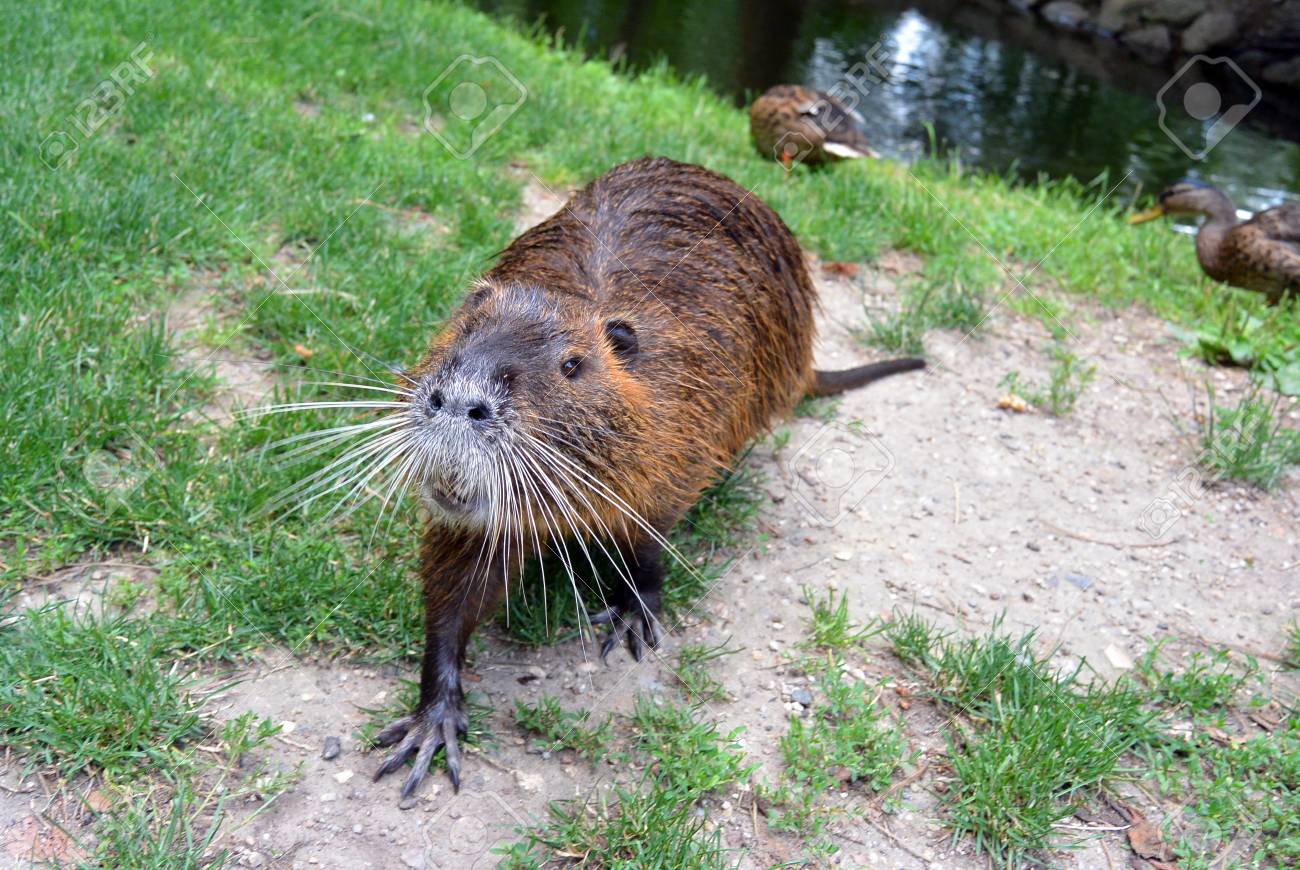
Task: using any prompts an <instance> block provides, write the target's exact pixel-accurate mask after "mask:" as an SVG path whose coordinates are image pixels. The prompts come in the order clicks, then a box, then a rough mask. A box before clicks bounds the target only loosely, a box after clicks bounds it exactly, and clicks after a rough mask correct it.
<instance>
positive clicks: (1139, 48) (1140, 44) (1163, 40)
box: [1120, 24, 1174, 61]
mask: <svg viewBox="0 0 1300 870" xmlns="http://www.w3.org/2000/svg"><path fill="white" fill-rule="evenodd" d="M1120 39H1121V41H1122V42H1123V43H1124V44H1125V45H1127V46H1128V47H1129V48H1131V49H1132V50H1133V52H1134V53H1135V54H1138V55H1140V56H1141V57H1143V58H1144V59H1146V60H1148V61H1159V60H1164V59H1165V58H1166V57H1168V56H1169V52H1170V51H1172V50H1173V47H1174V41H1173V38H1172V37H1171V36H1170V35H1169V28H1168V27H1165V26H1164V25H1163V24H1152V25H1151V26H1150V27H1140V28H1138V29H1137V30H1131V31H1129V32H1128V33H1125V34H1124V35H1123V36H1122V37H1120Z"/></svg>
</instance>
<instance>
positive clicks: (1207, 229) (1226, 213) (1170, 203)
mask: <svg viewBox="0 0 1300 870" xmlns="http://www.w3.org/2000/svg"><path fill="white" fill-rule="evenodd" d="M1171 214H1203V215H1205V216H1206V217H1207V218H1208V220H1206V221H1205V222H1204V223H1203V224H1201V228H1200V230H1198V231H1197V233H1196V259H1197V260H1199V261H1200V263H1201V268H1202V269H1204V270H1205V274H1207V275H1209V276H1210V277H1211V278H1213V279H1214V280H1216V281H1222V282H1223V283H1225V284H1230V285H1232V286H1233V287H1240V288H1242V289H1243V290H1254V291H1255V292H1257V293H1263V294H1264V295H1265V296H1266V297H1267V298H1268V302H1269V304H1270V305H1276V304H1277V303H1278V302H1280V301H1282V299H1283V298H1285V297H1287V296H1294V295H1297V294H1300V203H1294V202H1290V203H1286V204H1284V205H1279V206H1275V207H1274V208H1270V209H1266V210H1265V211H1261V212H1259V213H1258V214H1256V215H1255V216H1254V217H1252V218H1250V219H1249V220H1244V221H1243V220H1240V219H1239V218H1238V217H1237V209H1236V207H1235V206H1234V205H1233V204H1232V200H1231V199H1229V198H1228V196H1227V194H1225V193H1224V192H1223V191H1221V190H1219V189H1218V188H1216V187H1213V186H1211V185H1209V184H1206V183H1205V182H1203V181H1198V180H1195V179H1184V180H1182V181H1179V182H1177V183H1175V184H1172V185H1170V186H1169V187H1167V188H1165V189H1164V190H1163V191H1161V193H1160V196H1159V197H1158V198H1157V200H1156V205H1155V207H1154V208H1151V209H1148V210H1147V211H1144V212H1140V213H1139V214H1135V215H1133V216H1132V217H1130V218H1129V219H1128V222H1129V223H1130V224H1140V223H1146V222H1147V221H1150V220H1155V219H1156V218H1158V217H1164V216H1165V215H1171Z"/></svg>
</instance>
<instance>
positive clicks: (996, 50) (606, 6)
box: [479, 0, 1300, 209]
mask: <svg viewBox="0 0 1300 870" xmlns="http://www.w3.org/2000/svg"><path fill="white" fill-rule="evenodd" d="M479 5H480V6H481V7H482V8H484V9H486V10H487V11H489V12H492V13H494V14H504V15H510V16H513V17H514V18H515V19H517V20H519V21H521V22H524V23H532V22H536V21H538V20H542V21H543V22H544V25H545V26H546V27H547V28H548V29H549V30H551V31H552V32H556V31H558V32H562V33H563V34H564V35H565V37H566V39H568V40H569V41H570V42H571V43H572V42H574V41H576V40H579V39H580V40H581V41H582V43H583V46H584V48H586V49H587V50H589V51H591V52H592V53H594V54H600V55H602V56H607V57H614V58H624V59H625V60H626V61H627V62H628V63H629V64H630V65H631V66H632V67H633V68H641V67H645V66H647V65H649V64H652V63H654V62H655V61H656V60H658V59H660V58H664V59H666V60H667V62H668V63H669V64H670V65H671V66H673V67H674V68H675V69H677V70H678V71H680V72H682V73H684V74H691V75H695V74H703V75H704V76H705V77H706V78H707V80H708V82H709V84H710V85H711V86H712V87H714V88H715V89H717V90H718V91H719V92H721V93H723V94H725V95H727V96H728V97H730V98H732V99H733V100H734V101H735V102H736V104H737V105H744V104H746V103H747V102H748V100H750V99H752V98H753V96H754V95H756V94H758V93H760V92H762V91H763V90H765V89H766V88H767V87H769V86H771V85H773V84H777V83H781V82H799V83H804V84H810V85H813V86H815V87H819V88H823V89H827V88H830V87H831V86H833V85H834V84H835V83H836V82H837V81H839V80H840V79H841V77H842V76H843V73H844V71H845V70H846V69H848V68H850V67H852V66H853V65H854V64H856V63H860V62H865V61H866V60H867V59H868V58H869V57H870V56H872V54H873V46H877V45H880V46H883V47H884V48H885V49H886V51H887V54H888V56H889V62H888V65H887V68H888V73H889V75H888V78H887V80H886V81H884V82H883V83H881V84H879V85H876V86H874V87H872V88H871V90H870V92H869V93H867V94H866V95H865V96H864V97H863V98H862V101H861V102H860V103H859V109H860V111H861V112H862V113H863V115H865V116H866V118H867V124H866V125H865V126H864V129H865V131H866V132H867V134H868V137H869V138H870V139H871V141H872V143H873V145H875V146H876V147H877V149H878V150H880V151H882V152H883V153H885V154H886V155H888V156H892V157H895V158H899V159H910V158H913V157H914V156H916V155H918V154H922V153H925V152H927V151H928V150H929V149H930V147H931V146H930V142H931V138H930V137H931V132H930V129H931V128H930V127H929V126H927V125H932V129H933V134H934V137H935V141H936V142H937V144H938V146H939V148H940V149H941V150H942V151H944V152H945V153H951V152H954V151H955V152H957V153H959V154H960V155H961V157H962V159H963V160H964V161H965V162H967V163H970V164H973V165H977V166H980V167H982V168H985V169H988V170H991V171H994V172H998V173H1011V174H1015V175H1018V176H1020V177H1023V178H1029V179H1032V178H1035V177H1037V176H1038V175H1039V174H1046V175H1048V176H1050V177H1053V178H1061V177H1066V176H1072V177H1074V178H1076V179H1078V180H1080V181H1083V182H1085V183H1087V182H1093V181H1098V180H1099V179H1101V181H1098V183H1106V184H1108V185H1113V184H1117V183H1119V184H1120V185H1121V187H1120V192H1119V193H1120V195H1123V196H1131V195H1133V194H1135V193H1138V192H1142V191H1146V192H1154V191H1155V190H1157V189H1159V188H1161V187H1163V186H1164V185H1165V184H1167V183H1169V182H1172V181H1175V180H1177V179H1179V178H1183V177H1194V178H1201V179H1204V180H1206V181H1209V182H1210V183H1212V184H1215V185H1217V186H1219V187H1221V188H1222V189H1223V190H1224V191H1225V192H1226V193H1228V194H1229V195H1230V196H1231V197H1233V199H1234V200H1236V202H1237V204H1238V205H1239V206H1240V207H1243V208H1247V209H1257V208H1260V207H1263V206H1266V205H1270V204H1276V203H1278V202H1279V201H1281V200H1282V199H1283V198H1285V197H1293V196H1294V195H1295V194H1296V193H1297V192H1300V145H1297V144H1296V142H1297V141H1300V98H1297V97H1296V96H1295V95H1294V94H1288V93H1287V92H1285V91H1282V92H1270V91H1268V90H1265V91H1264V92H1263V94H1262V98H1261V100H1260V102H1259V103H1258V104H1257V105H1255V106H1254V107H1253V108H1252V109H1250V110H1249V112H1248V113H1247V114H1246V116H1245V118H1244V120H1243V121H1242V123H1240V124H1239V125H1238V126H1236V127H1235V128H1234V129H1232V130H1231V132H1230V133H1228V134H1227V135H1226V136H1225V137H1224V138H1223V139H1222V140H1221V141H1220V142H1219V143H1218V144H1217V145H1216V146H1215V147H1214V148H1213V149H1212V150H1210V151H1209V153H1208V155H1207V156H1206V159H1205V160H1204V161H1197V160H1194V159H1192V158H1191V157H1189V156H1187V155H1186V154H1185V153H1184V152H1183V151H1182V150H1181V149H1180V148H1179V147H1178V145H1177V144H1175V142H1174V141H1173V139H1172V138H1171V137H1170V136H1169V135H1167V134H1166V133H1165V132H1164V131H1162V129H1161V127H1160V125H1159V124H1158V120H1157V119H1158V107H1157V104H1156V94H1157V93H1158V92H1159V91H1160V89H1161V87H1162V86H1163V85H1164V84H1165V83H1166V81H1168V79H1169V77H1170V74H1171V72H1172V70H1161V69H1155V68H1152V67H1149V66H1146V65H1143V64H1139V63H1137V62H1136V61H1133V60H1132V59H1130V58H1128V57H1127V55H1125V54H1124V52H1123V51H1122V50H1120V49H1118V48H1117V47H1114V46H1112V45H1111V44H1110V43H1108V42H1106V41H1105V40H1101V39H1096V40H1094V39H1091V38H1078V37H1067V36H1063V35H1061V34H1059V33H1058V32H1056V31H1054V30H1051V29H1049V28H1046V27H1045V26H1044V25H1042V24H1041V23H1038V22H1036V21H1035V20H1033V19H1030V18H1027V17H1024V16H1021V15H1018V14H1015V13H1008V14H1005V15H1001V16H999V15H996V14H995V13H992V12H989V11H987V10H985V9H983V8H982V7H981V6H980V5H979V4H976V3H973V2H970V0H924V2H921V0H917V2H910V3H908V2H889V0H883V2H876V0H860V2H849V3H846V2H800V0H724V2H709V3H699V2H689V0H661V2H635V0H633V2H608V0H587V2H581V3H578V2H563V0H556V2H526V0H514V2H511V0H497V2H494V0H481V2H480V3H479ZM1196 72H1198V70H1193V71H1192V73H1193V75H1194V74H1195V73H1196ZM1209 72H1210V73H1211V74H1210V75H1209V76H1208V79H1209V81H1211V82H1212V83H1213V84H1214V85H1215V86H1216V89H1217V90H1218V91H1219V92H1220V93H1221V95H1222V96H1223V98H1224V108H1227V107H1228V106H1230V105H1232V104H1245V103H1246V101H1248V99H1249V98H1250V97H1251V96H1252V93H1251V92H1250V91H1249V90H1247V89H1246V86H1245V85H1243V84H1241V83H1240V82H1238V81H1236V80H1235V77H1234V76H1232V75H1231V74H1230V73H1229V74H1218V75H1215V74H1214V73H1215V72H1218V73H1222V70H1213V71H1209ZM1192 80H1193V79H1186V80H1184V84H1185V83H1186V82H1189V81H1192ZM1181 93H1182V89H1181V88H1179V87H1175V88H1174V89H1172V90H1171V91H1170V92H1169V96H1170V97H1171V99H1170V100H1169V104H1170V106H1171V111H1170V113H1169V114H1168V116H1167V121H1166V124H1167V126H1169V127H1170V129H1171V130H1172V132H1173V134H1174V135H1176V136H1178V137H1180V138H1182V139H1183V141H1184V142H1185V143H1186V144H1187V146H1188V148H1189V149H1190V150H1193V151H1196V150H1199V149H1200V148H1201V147H1203V145H1204V142H1205V139H1204V132H1205V126H1206V125H1205V124H1202V123H1200V122H1198V121H1196V120H1195V119H1194V118H1192V117H1189V116H1188V115H1187V114H1186V112H1185V111H1184V110H1183V106H1182V101H1181V100H1179V99H1174V97H1176V96H1181ZM1211 120H1212V119H1211Z"/></svg>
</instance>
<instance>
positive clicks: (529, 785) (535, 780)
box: [515, 770, 546, 792]
mask: <svg viewBox="0 0 1300 870" xmlns="http://www.w3.org/2000/svg"><path fill="white" fill-rule="evenodd" d="M515 785H517V786H519V787H520V788H521V789H523V790H524V791H532V792H537V791H541V790H542V787H543V786H544V785H546V780H544V779H542V775H541V774H540V773H525V772H524V771H522V770H516V771H515Z"/></svg>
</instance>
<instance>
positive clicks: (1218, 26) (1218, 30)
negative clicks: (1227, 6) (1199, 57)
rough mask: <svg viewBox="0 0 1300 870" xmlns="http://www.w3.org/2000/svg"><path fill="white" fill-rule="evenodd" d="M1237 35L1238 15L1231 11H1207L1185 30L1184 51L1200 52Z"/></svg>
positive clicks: (1189, 52)
mask: <svg viewBox="0 0 1300 870" xmlns="http://www.w3.org/2000/svg"><path fill="white" fill-rule="evenodd" d="M1236 35H1237V17H1236V16H1235V15H1233V14H1232V13H1231V12H1206V13H1205V14H1204V15H1202V16H1201V17H1200V18H1197V19H1196V20H1195V21H1193V22H1192V26H1191V27H1189V28H1187V29H1186V30H1185V31H1183V51H1184V52H1186V53H1187V54H1200V53H1201V52H1203V51H1208V50H1209V49H1211V48H1214V47H1215V46H1216V45H1222V44H1223V43H1225V42H1227V41H1229V40H1230V39H1232V38H1233V37H1234V36H1236Z"/></svg>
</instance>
